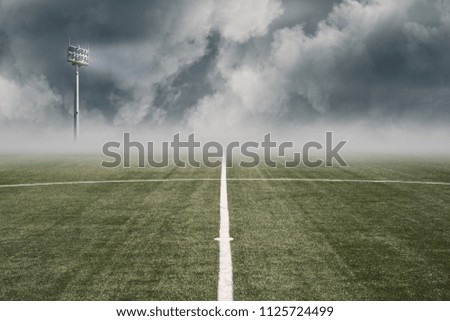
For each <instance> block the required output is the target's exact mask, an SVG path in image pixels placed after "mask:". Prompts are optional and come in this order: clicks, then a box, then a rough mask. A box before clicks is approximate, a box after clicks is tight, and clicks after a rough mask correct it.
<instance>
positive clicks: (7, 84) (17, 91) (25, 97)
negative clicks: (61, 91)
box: [0, 75, 61, 122]
mask: <svg viewBox="0 0 450 321" xmlns="http://www.w3.org/2000/svg"><path fill="white" fill-rule="evenodd" d="M0 88H1V89H2V93H3V94H2V95H0V121H1V120H7V121H14V120H29V121H33V122H41V121H48V119H54V115H52V114H53V113H54V111H55V110H56V108H57V107H58V106H59V104H60V103H61V97H60V96H59V95H58V94H56V93H55V92H53V90H52V89H51V88H50V87H49V84H48V82H47V80H46V79H45V78H44V77H43V76H41V77H36V76H32V77H30V78H29V79H27V80H26V81H25V82H24V83H23V84H21V83H19V82H17V81H14V80H10V79H7V78H4V77H3V76H1V75H0Z"/></svg>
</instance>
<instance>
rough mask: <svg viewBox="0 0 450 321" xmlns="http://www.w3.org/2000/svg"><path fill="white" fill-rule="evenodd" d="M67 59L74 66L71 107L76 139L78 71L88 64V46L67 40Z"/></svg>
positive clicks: (78, 108)
mask: <svg viewBox="0 0 450 321" xmlns="http://www.w3.org/2000/svg"><path fill="white" fill-rule="evenodd" d="M67 61H68V62H70V63H71V64H72V66H75V68H76V69H75V99H74V107H73V116H74V119H73V138H74V140H75V141H77V140H78V134H79V127H80V71H79V68H80V67H81V66H87V65H89V48H87V49H86V48H82V47H81V46H80V45H78V46H73V45H71V44H70V41H69V48H68V49H67Z"/></svg>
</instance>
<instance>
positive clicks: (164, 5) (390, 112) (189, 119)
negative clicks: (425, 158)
mask: <svg viewBox="0 0 450 321" xmlns="http://www.w3.org/2000/svg"><path fill="white" fill-rule="evenodd" d="M69 37H70V39H71V42H72V43H73V44H78V43H79V44H81V45H84V46H87V45H89V47H90V65H89V66H88V67H86V68H85V67H82V68H81V71H80V86H81V88H80V91H81V93H80V98H81V103H80V140H79V142H78V143H77V144H74V143H73V139H72V135H73V134H72V132H73V86H74V68H73V67H72V66H70V65H69V64H68V63H67V62H66V49H67V43H68V39H69ZM449 52H450V4H449V3H448V1H444V0H432V1H425V0H405V1H389V0H364V1H356V0H345V1H328V0H327V1H314V0H301V1H294V0H285V1H280V0H263V1H261V0H247V1H217V0H202V1H195V2H193V1H181V0H180V1H170V2H168V1H162V0H158V1H138V0H133V1H126V2H123V1H122V2H118V1H116V2H110V1H86V0H81V1H78V2H76V3H75V2H72V1H60V0H58V1H56V0H46V1H39V2H36V1H25V0H24V1H8V0H0V88H1V89H0V152H2V153H7V152H43V153H55V152H62V153H67V152H94V153H101V147H102V145H103V143H104V142H106V141H111V140H116V141H119V142H120V141H122V134H123V132H130V133H131V137H132V139H134V140H138V141H140V142H142V143H145V142H147V141H155V142H160V141H162V140H167V141H170V140H171V139H173V136H174V135H175V134H176V133H178V132H180V133H181V136H182V138H186V137H187V135H188V134H190V133H195V135H196V138H197V139H199V140H201V141H210V140H218V141H220V142H223V143H226V142H229V141H231V140H240V141H245V140H255V141H261V140H262V139H263V136H264V135H265V134H266V133H268V132H271V133H272V136H273V138H274V139H276V140H278V141H281V140H287V141H293V142H295V143H296V144H297V145H298V146H301V144H303V143H304V142H306V141H310V140H316V141H319V142H320V141H323V140H324V136H325V132H326V131H333V133H334V135H335V137H336V139H340V140H348V141H349V142H348V143H347V145H346V146H345V150H344V151H345V152H372V153H414V154H429V153H439V154H449V153H450V144H448V141H449V138H450V129H449V126H448V124H449V121H450V107H449V105H448V102H449V101H450V90H449V88H450V58H449V55H448V53H449Z"/></svg>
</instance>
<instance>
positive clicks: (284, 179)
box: [228, 177, 450, 186]
mask: <svg viewBox="0 0 450 321" xmlns="http://www.w3.org/2000/svg"><path fill="white" fill-rule="evenodd" d="M228 181H250V182H251V181H274V182H277V181H279V182H324V183H371V184H415V185H443V186H450V182H433V181H401V180H388V179H339V178H289V177H280V178H276V177H270V178H259V177H255V178H228Z"/></svg>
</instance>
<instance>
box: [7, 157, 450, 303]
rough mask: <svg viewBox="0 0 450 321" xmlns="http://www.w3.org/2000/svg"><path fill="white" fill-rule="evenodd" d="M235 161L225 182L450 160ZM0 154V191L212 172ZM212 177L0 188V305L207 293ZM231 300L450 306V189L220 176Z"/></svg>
mask: <svg viewBox="0 0 450 321" xmlns="http://www.w3.org/2000/svg"><path fill="white" fill-rule="evenodd" d="M348 161H349V165H350V167H348V168H338V167H332V168H325V167H321V168H317V169H307V168H304V167H300V168H295V169H283V168H282V167H281V166H279V167H278V168H275V169H274V168H267V167H265V166H260V167H258V168H256V169H244V168H239V167H233V168H232V169H229V170H228V177H229V178H248V177H255V178H256V177H262V178H264V177H269V178H271V177H272V178H274V177H299V178H305V177H306V178H308V177H310V178H338V179H339V178H344V179H399V180H424V181H445V182H450V160H449V159H448V158H439V159H431V158H414V159H408V158H398V157H396V158H381V157H380V158H376V157H370V158H357V157H355V158H352V159H350V160H348ZM99 163H100V159H99V158H98V157H94V156H89V157H76V156H58V157H50V158H49V157H47V156H33V157H32V158H31V157H30V156H17V155H9V156H5V155H3V156H0V185H2V184H17V183H32V182H54V181H79V180H111V179H114V180H116V179H149V178H213V179H219V178H220V168H213V169H208V168H201V169H193V168H185V169H182V168H175V167H169V168H165V169H150V168H146V169H139V168H132V169H123V168H117V169H104V168H100V167H99ZM219 184H220V182H219V181H218V180H217V181H195V182H192V181H186V182H151V183H133V184H99V185H63V186H36V187H20V188H3V189H2V188H0V284H1V286H0V300H215V299H216V293H217V275H218V265H219V259H218V243H217V242H216V241H214V240H213V239H214V238H215V237H217V236H218V230H219V186H220V185H219ZM228 198H229V208H230V219H231V236H232V237H234V239H235V240H234V241H233V242H232V255H233V269H234V294H235V299H237V300H450V280H449V273H448V271H449V270H450V187H449V186H424V185H400V184H366V183H332V182H304V181H302V182H274V181H235V180H229V181H228Z"/></svg>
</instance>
